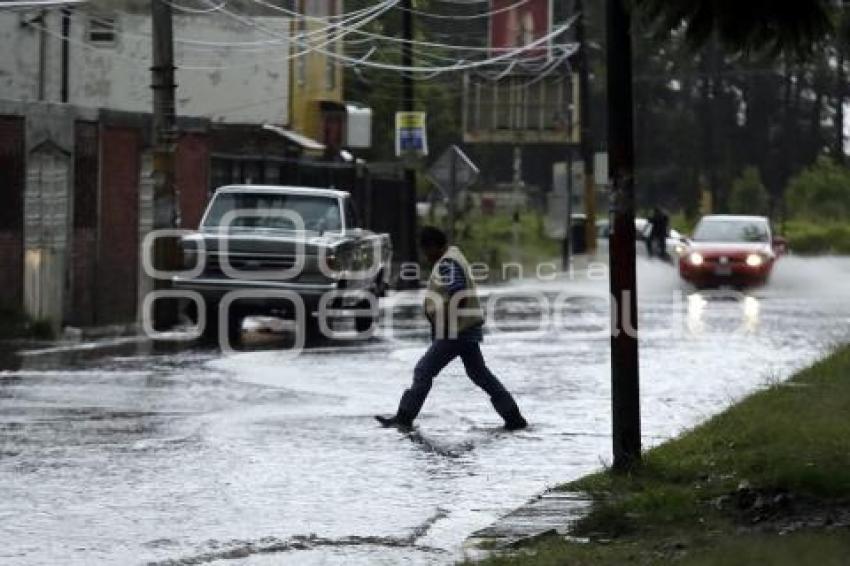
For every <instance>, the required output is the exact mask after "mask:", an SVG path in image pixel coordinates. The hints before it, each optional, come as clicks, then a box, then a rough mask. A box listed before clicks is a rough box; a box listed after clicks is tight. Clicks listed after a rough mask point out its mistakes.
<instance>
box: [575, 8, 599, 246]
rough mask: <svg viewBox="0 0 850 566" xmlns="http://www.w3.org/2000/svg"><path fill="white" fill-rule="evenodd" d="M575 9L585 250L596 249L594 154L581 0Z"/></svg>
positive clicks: (585, 35)
mask: <svg viewBox="0 0 850 566" xmlns="http://www.w3.org/2000/svg"><path fill="white" fill-rule="evenodd" d="M575 11H576V13H577V14H579V18H578V20H576V42H577V43H578V44H579V50H578V73H579V74H578V88H579V93H578V96H579V122H580V124H579V126H580V131H581V140H580V146H581V158H582V161H584V213H585V216H586V218H587V223H586V231H585V244H586V246H587V253H588V254H589V255H590V254H593V253H595V252H596V186H595V178H594V175H593V167H594V163H593V160H594V155H593V139H591V132H592V130H591V128H590V64H589V62H588V56H587V34H586V28H585V22H586V20H587V13H586V12H585V10H584V1H583V0H576V3H575Z"/></svg>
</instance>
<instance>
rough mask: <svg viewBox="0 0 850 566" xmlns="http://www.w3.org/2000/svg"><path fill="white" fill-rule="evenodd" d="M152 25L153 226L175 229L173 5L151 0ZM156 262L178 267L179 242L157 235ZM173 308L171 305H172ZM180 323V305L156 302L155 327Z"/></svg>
mask: <svg viewBox="0 0 850 566" xmlns="http://www.w3.org/2000/svg"><path fill="white" fill-rule="evenodd" d="M151 27H152V37H153V41H152V43H153V53H152V55H153V67H151V75H152V84H151V88H152V89H153V142H154V149H153V175H154V177H153V181H154V183H153V197H154V202H153V207H154V210H153V212H154V214H153V227H154V229H155V230H158V229H168V228H175V227H176V226H177V222H178V218H179V208H178V200H177V196H176V190H175V186H174V170H175V163H174V162H175V151H176V145H177V116H176V108H175V102H174V101H175V91H176V89H177V85H176V84H175V82H174V70H175V67H174V38H173V22H172V12H171V4H170V3H169V2H167V0H152V2H151ZM153 253H154V263H155V265H156V267H157V268H158V269H161V270H177V269H179V267H180V256H179V250H178V246H177V241H176V240H174V239H173V238H157V240H156V243H155V245H154V252H153ZM169 287H170V282H169V281H163V280H155V281H154V289H157V290H160V289H167V288H169ZM169 307H170V308H169ZM176 322H177V308H176V307H175V306H174V305H169V303H168V302H167V301H157V302H156V303H155V307H154V326H155V328H157V329H159V330H163V329H167V328H170V327H172V326H174V324H176Z"/></svg>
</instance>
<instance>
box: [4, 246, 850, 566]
mask: <svg viewBox="0 0 850 566" xmlns="http://www.w3.org/2000/svg"><path fill="white" fill-rule="evenodd" d="M848 277H850V260H848V259H797V258H785V259H784V260H783V261H782V262H781V263H780V264H779V265H778V267H777V272H776V273H775V276H774V278H773V281H772V282H771V284H770V285H769V286H768V287H766V288H764V289H760V290H757V291H754V292H752V293H750V294H747V295H736V296H722V297H721V296H711V295H707V294H692V293H691V292H690V291H689V290H687V289H685V288H682V287H681V286H680V285H679V283H678V281H677V278H676V275H675V272H674V271H673V270H672V269H670V268H669V267H668V266H666V265H662V264H658V263H641V264H640V300H641V320H640V323H641V346H642V362H641V363H642V367H641V379H642V414H643V426H644V429H643V433H644V443H645V444H646V445H652V444H656V443H658V442H660V441H662V440H663V439H665V438H669V437H670V436H673V435H675V434H676V433H678V432H679V431H681V430H682V429H683V428H686V427H689V426H692V425H694V424H696V423H698V422H700V421H701V420H703V419H705V418H706V417H708V416H710V415H711V414H714V413H716V412H717V411H719V410H721V409H722V408H723V407H725V406H727V405H728V404H729V403H731V402H733V401H734V400H736V399H738V398H740V397H741V396H743V395H745V394H747V393H748V392H751V391H753V390H755V389H758V388H760V387H763V386H766V385H768V384H771V383H775V382H777V381H780V380H782V379H783V378H785V377H787V376H788V375H789V373H790V372H792V371H793V370H795V369H797V368H799V367H801V366H804V365H806V364H807V363H809V362H810V361H812V360H813V359H815V358H816V357H818V356H819V355H821V354H822V353H823V352H824V351H826V350H827V349H828V348H829V347H830V345H831V344H834V343H837V342H843V341H847V340H850V301H848V299H850V289H848V285H847V284H846V282H847V281H848ZM488 294H489V295H490V296H491V298H490V300H493V297H495V296H497V295H498V296H499V297H500V298H499V300H498V302H497V304H496V308H495V309H494V313H495V320H494V321H491V324H490V332H489V333H488V335H487V336H486V340H485V343H484V346H483V350H484V353H485V356H486V357H487V359H488V361H489V363H490V365H491V367H492V369H493V370H494V372H495V373H496V374H497V375H499V376H500V377H501V378H502V379H503V381H504V382H505V384H506V385H507V386H508V387H509V388H510V389H511V390H512V391H513V392H514V393H515V394H516V397H517V399H518V401H519V403H520V405H521V407H522V409H523V411H524V412H525V413H526V416H527V417H528V419H529V420H530V421H531V423H532V426H531V427H530V428H529V429H528V430H526V431H522V432H519V433H507V432H504V431H502V430H501V429H500V426H499V425H500V422H499V419H498V417H497V416H496V415H495V413H493V411H492V409H491V407H490V406H489V403H488V401H487V399H486V398H485V396H484V395H483V394H482V393H481V392H479V391H477V390H476V389H475V388H474V386H473V385H472V384H471V383H470V382H469V381H468V380H467V379H466V377H465V376H464V374H463V368H462V366H461V365H460V363H459V362H456V363H455V364H453V365H451V366H450V367H449V368H447V370H446V371H445V372H444V374H443V375H441V376H440V377H439V378H438V380H437V383H436V385H435V387H434V390H433V391H432V394H431V397H430V398H429V400H428V402H427V404H426V406H425V409H424V412H423V415H422V417H421V418H420V420H419V422H418V430H417V431H416V432H415V433H413V434H410V435H404V434H400V433H398V432H396V431H394V430H384V429H380V428H378V427H377V426H376V424H375V423H374V421H373V420H372V415H373V414H375V413H377V412H384V413H388V412H392V411H393V410H394V409H395V406H396V403H397V400H398V396H399V394H400V393H401V391H402V390H403V388H404V387H405V386H406V384H407V382H408V380H409V379H410V374H411V369H412V367H413V365H414V364H415V362H416V360H417V359H418V357H419V355H420V354H421V353H422V352H423V350H424V348H425V346H426V343H427V339H428V337H427V329H426V328H425V327H424V325H423V324H422V323H421V321H420V320H419V319H418V317H417V314H416V308H415V307H414V306H410V305H413V304H415V297H410V296H398V297H396V299H398V300H399V301H400V302H401V303H406V304H408V305H409V306H404V305H403V304H402V305H397V306H395V307H393V306H390V305H389V303H387V305H386V308H387V312H389V313H392V314H393V317H392V318H393V323H392V324H391V325H390V324H385V325H384V327H383V328H382V330H381V332H380V334H379V335H378V336H377V337H375V338H373V339H371V340H369V341H367V342H365V343H354V344H351V343H346V342H344V341H334V342H329V343H325V344H323V345H321V346H319V347H317V348H314V349H311V350H308V351H306V352H304V353H302V354H301V355H300V356H298V357H295V358H291V356H289V355H288V353H287V351H286V349H285V348H286V345H287V343H288V342H287V341H286V338H285V337H283V338H280V337H277V336H269V335H267V334H254V335H253V336H251V337H249V338H248V339H247V342H248V349H249V350H250V351H247V352H244V353H239V354H236V355H232V356H224V355H222V354H221V353H220V352H217V351H215V350H212V349H209V348H207V349H203V348H188V349H187V348H181V347H174V346H164V347H157V348H152V347H151V345H150V344H148V343H146V342H137V341H132V340H118V341H115V342H113V343H107V344H104V343H97V344H75V345H65V346H60V347H52V348H46V349H45V348H35V349H30V350H26V351H24V352H22V353H19V354H15V355H12V354H10V353H9V352H8V348H7V351H6V352H5V354H4V355H3V356H0V360H2V362H0V363H2V364H4V369H2V370H0V429H2V433H3V434H2V440H0V494H2V496H0V540H2V541H3V543H2V544H0V562H2V563H3V564H50V563H62V564H66V565H69V564H99V563H103V564H138V563H166V564H206V563H221V564H242V563H244V564H281V563H284V564H285V563H292V564H299V565H302V564H337V563H345V564H357V563H362V564H399V563H410V564H446V563H451V562H452V561H454V560H456V559H457V558H458V557H460V556H461V544H462V542H463V541H464V539H465V538H466V537H467V536H468V535H469V534H470V533H471V532H473V531H474V530H477V529H480V528H482V527H484V526H486V525H488V524H489V523H490V522H492V521H493V520H494V519H496V518H497V517H499V516H500V515H503V514H505V513H507V512H508V511H510V510H511V509H512V508H513V507H515V506H517V505H519V504H521V503H523V502H524V501H526V500H527V499H528V498H529V497H531V496H532V495H534V494H535V493H537V492H539V491H540V490H542V489H544V488H546V487H547V486H552V485H554V484H556V483H559V482H563V481H566V480H570V479H573V478H576V477H578V476H580V475H582V474H584V473H586V472H588V471H591V470H594V469H596V468H598V467H599V466H600V465H601V464H603V463H605V462H607V461H609V453H610V451H609V444H610V440H609V429H610V405H609V393H610V391H609V370H608V364H609V357H608V300H607V297H606V293H605V283H604V282H601V281H588V280H586V279H583V278H581V277H579V278H578V280H574V281H564V280H558V281H528V280H525V281H522V282H520V283H516V284H513V285H509V286H506V287H503V288H499V289H491V290H489V292H488ZM541 296H542V297H544V299H541V298H540V297H541ZM541 300H545V301H549V302H550V304H552V305H554V307H553V310H554V311H555V312H554V316H550V317H549V318H550V319H552V320H550V321H549V323H548V324H545V325H543V326H542V327H537V326H538V325H536V324H535V321H539V319H540V318H541V317H540V310H541V309H540V307H539V303H540V301H541ZM550 314H551V313H550Z"/></svg>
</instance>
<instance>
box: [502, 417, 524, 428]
mask: <svg viewBox="0 0 850 566" xmlns="http://www.w3.org/2000/svg"><path fill="white" fill-rule="evenodd" d="M527 427H528V422H527V421H526V420H525V419H524V418H523V416H522V415H516V416H515V417H513V418H511V419H509V420H507V421H505V429H506V430H522V429H524V428H527Z"/></svg>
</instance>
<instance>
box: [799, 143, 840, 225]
mask: <svg viewBox="0 0 850 566" xmlns="http://www.w3.org/2000/svg"><path fill="white" fill-rule="evenodd" d="M786 199H787V204H788V215H789V217H790V218H794V219H800V220H811V221H815V222H821V221H824V220H826V221H830V222H845V223H847V222H850V168H847V167H845V166H843V165H841V164H838V163H836V162H835V161H833V160H832V159H830V158H828V157H820V158H818V160H817V161H816V162H815V163H814V164H813V165H812V166H811V167H809V168H807V169H805V170H803V171H802V172H801V173H800V174H799V175H797V176H796V177H794V178H793V179H791V181H790V182H789V183H788V189H787V192H786Z"/></svg>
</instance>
